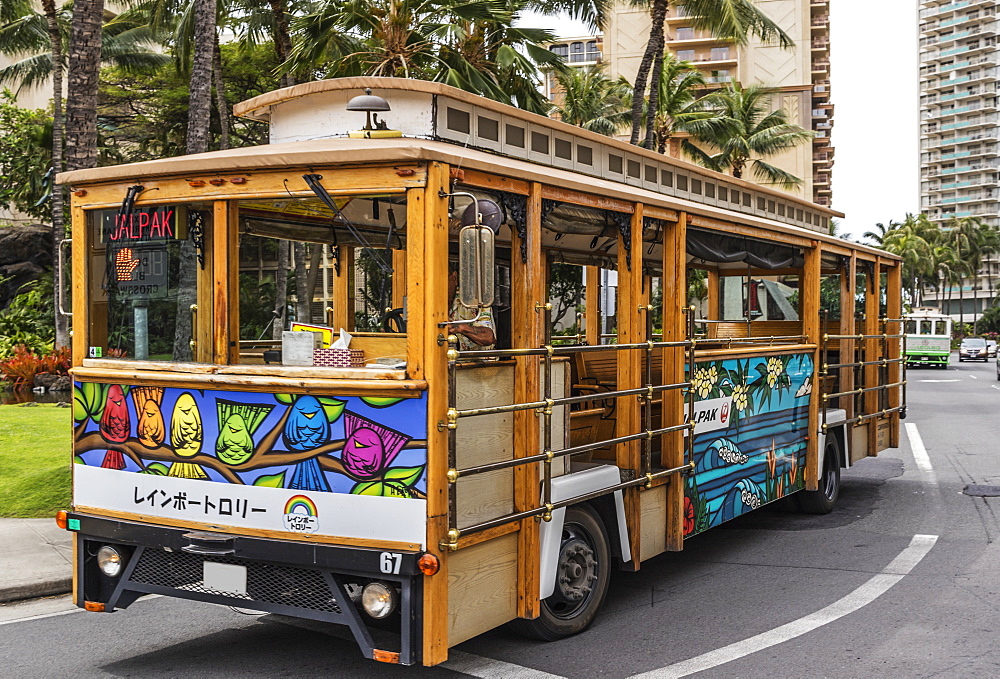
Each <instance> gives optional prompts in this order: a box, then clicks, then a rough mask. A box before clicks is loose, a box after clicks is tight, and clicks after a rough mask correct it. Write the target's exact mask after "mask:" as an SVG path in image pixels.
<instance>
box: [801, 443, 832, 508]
mask: <svg viewBox="0 0 1000 679" xmlns="http://www.w3.org/2000/svg"><path fill="white" fill-rule="evenodd" d="M839 496H840V445H839V444H838V443H837V438H836V437H835V436H831V435H827V437H826V448H825V449H824V453H823V471H822V473H821V474H820V477H819V490H804V491H801V492H800V493H798V498H799V509H801V510H802V511H803V512H805V513H807V514H829V513H830V512H832V511H833V508H834V506H836V504H837V498H838V497H839Z"/></svg>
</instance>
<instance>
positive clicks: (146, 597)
mask: <svg viewBox="0 0 1000 679" xmlns="http://www.w3.org/2000/svg"><path fill="white" fill-rule="evenodd" d="M162 596H163V595H162V594H145V595H143V596H142V597H141V598H139V599H137V600H136V603H141V602H143V601H150V600H151V599H159V598H160V597H162ZM26 603H29V602H26ZM86 612H87V611H85V610H84V609H82V608H77V607H76V605H73V608H70V609H69V610H65V611H53V612H51V613H41V614H39V615H28V616H25V617H23V618H15V619H14V620H0V627H3V626H4V625H13V624H14V623H17V622H30V621H32V620H44V619H45V618H56V617H59V616H60V615H70V614H71V613H86Z"/></svg>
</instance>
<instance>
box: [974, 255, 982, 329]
mask: <svg viewBox="0 0 1000 679" xmlns="http://www.w3.org/2000/svg"><path fill="white" fill-rule="evenodd" d="M978 306H979V269H978V268H976V273H975V274H973V276H972V334H973V335H975V336H977V337H978V336H979V316H980V315H981V314H979V313H978V312H977V310H976V307H978Z"/></svg>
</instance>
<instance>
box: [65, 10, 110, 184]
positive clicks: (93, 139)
mask: <svg viewBox="0 0 1000 679" xmlns="http://www.w3.org/2000/svg"><path fill="white" fill-rule="evenodd" d="M103 24H104V0H76V2H75V3H74V4H73V28H72V32H71V33H70V38H69V94H68V96H67V98H66V121H65V123H64V125H65V127H64V129H65V131H66V140H65V141H66V169H67V170H81V169H84V168H88V167H95V166H96V165H97V77H98V73H99V71H100V68H101V28H102V26H103Z"/></svg>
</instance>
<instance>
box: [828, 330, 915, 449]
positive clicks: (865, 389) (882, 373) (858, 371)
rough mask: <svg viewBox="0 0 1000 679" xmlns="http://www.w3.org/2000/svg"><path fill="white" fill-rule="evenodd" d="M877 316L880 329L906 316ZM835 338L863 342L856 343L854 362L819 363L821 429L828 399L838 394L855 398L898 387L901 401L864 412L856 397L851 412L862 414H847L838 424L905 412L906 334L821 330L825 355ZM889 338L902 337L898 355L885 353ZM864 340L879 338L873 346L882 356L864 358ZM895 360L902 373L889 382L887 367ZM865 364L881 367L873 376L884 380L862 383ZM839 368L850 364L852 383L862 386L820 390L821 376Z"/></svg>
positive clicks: (863, 381) (855, 422) (865, 347)
mask: <svg viewBox="0 0 1000 679" xmlns="http://www.w3.org/2000/svg"><path fill="white" fill-rule="evenodd" d="M879 320H880V322H881V323H882V324H883V329H885V325H887V324H888V323H902V321H903V320H905V319H901V318H899V319H897V318H882V319H879ZM834 339H837V340H862V341H863V342H862V344H861V346H860V347H859V350H860V352H861V360H860V361H853V362H849V363H823V364H822V369H821V370H820V373H819V374H820V378H821V382H820V384H821V390H820V398H821V413H822V425H821V427H822V431H824V432H825V431H827V428H828V423H827V411H828V409H829V407H830V406H829V402H830V401H831V400H833V399H836V398H840V397H843V396H853V397H855V399H859V397H860V396H861V395H863V394H866V393H869V392H878V393H882V394H887V393H889V390H890V389H900V401H901V403H900V405H899V406H895V407H893V408H881V409H879V410H878V411H877V412H874V413H865V412H864V407H863V404H862V403H861V402H860V400H856V402H855V408H854V412H855V413H861V414H860V415H857V416H856V417H852V418H849V419H847V420H843V421H841V422H838V424H855V425H860V424H862V423H864V422H867V421H868V420H872V419H876V418H882V417H886V416H887V415H890V414H892V413H894V412H903V413H905V411H906V384H907V380H906V335H905V334H898V335H897V334H889V333H885V332H883V333H882V334H857V335H833V334H829V333H824V334H823V341H822V347H823V355H824V358H825V357H826V355H827V352H828V351H829V349H830V340H834ZM890 339H902V341H903V345H902V347H901V352H900V356H899V357H898V358H888V355H889V340H890ZM864 340H868V341H870V340H881V342H880V347H879V348H877V349H876V351H877V352H878V354H880V355H881V358H879V359H876V360H866V359H867V358H868V356H867V353H868V351H869V349H870V348H871V347H870V346H869V345H868V343H867V342H864ZM879 349H880V350H879ZM894 364H899V365H901V366H902V376H901V379H900V380H899V381H898V382H892V383H889V382H888V381H887V378H888V368H889V366H890V365H894ZM866 366H878V367H879V368H880V370H878V371H877V372H878V375H877V376H876V378H875V379H876V380H877V381H879V382H882V381H883V379H885V380H886V382H885V383H884V384H876V385H874V386H866V385H865V379H864V378H865V374H864V372H865V371H864V370H862V369H863V368H864V367H866ZM841 368H853V369H854V371H855V384H860V385H861V386H860V387H858V388H856V389H852V390H847V391H840V392H835V393H826V392H823V391H822V385H823V382H824V380H823V378H826V377H828V376H829V375H830V371H831V370H838V369H841ZM881 398H884V397H881Z"/></svg>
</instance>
